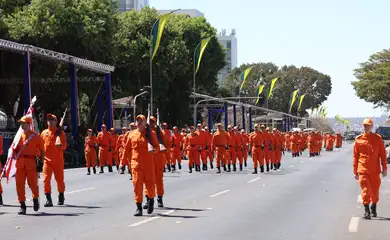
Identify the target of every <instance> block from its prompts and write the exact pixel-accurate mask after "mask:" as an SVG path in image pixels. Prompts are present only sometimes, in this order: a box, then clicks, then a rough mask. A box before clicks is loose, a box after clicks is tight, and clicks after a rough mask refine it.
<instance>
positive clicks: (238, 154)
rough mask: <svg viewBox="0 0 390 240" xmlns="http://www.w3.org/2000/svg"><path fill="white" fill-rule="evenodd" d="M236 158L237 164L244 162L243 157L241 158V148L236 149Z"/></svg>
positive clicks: (234, 162)
mask: <svg viewBox="0 0 390 240" xmlns="http://www.w3.org/2000/svg"><path fill="white" fill-rule="evenodd" d="M236 159H238V162H239V164H242V163H243V162H244V161H243V158H242V150H241V149H239V150H238V151H236ZM236 162H237V160H236V161H233V164H236Z"/></svg>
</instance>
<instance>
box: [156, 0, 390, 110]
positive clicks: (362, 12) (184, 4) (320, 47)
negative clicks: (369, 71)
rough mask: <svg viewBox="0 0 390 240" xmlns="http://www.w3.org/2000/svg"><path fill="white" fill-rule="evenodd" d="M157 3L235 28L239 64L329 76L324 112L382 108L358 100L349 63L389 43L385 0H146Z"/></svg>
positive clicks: (354, 65)
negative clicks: (307, 69)
mask: <svg viewBox="0 0 390 240" xmlns="http://www.w3.org/2000/svg"><path fill="white" fill-rule="evenodd" d="M150 4H151V6H152V7H155V8H157V9H176V8H182V9H197V10H199V11H201V12H203V13H204V14H205V17H206V18H207V19H208V21H209V22H210V23H211V24H212V25H213V26H214V27H215V28H217V29H218V30H219V31H220V30H221V29H227V32H230V31H229V30H230V29H233V28H234V29H236V32H237V38H238V64H239V65H240V64H242V63H252V62H268V61H270V62H274V63H275V64H277V65H285V64H288V65H289V64H294V65H296V66H310V67H313V68H315V69H317V70H319V71H320V72H323V73H326V74H328V75H330V76H331V77H332V84H333V88H332V93H331V95H330V96H329V98H328V101H326V102H325V103H324V105H325V106H326V107H327V108H328V117H332V116H335V115H336V114H340V115H341V116H342V117H354V116H357V117H371V116H379V115H381V114H382V112H383V111H382V110H381V109H373V105H372V104H369V103H366V102H365V101H363V100H360V99H359V98H358V97H357V96H356V95H355V91H354V90H353V88H352V86H351V84H350V82H351V81H354V80H355V79H354V76H353V69H354V68H357V67H358V63H359V62H364V61H366V60H367V59H368V58H369V56H370V55H371V54H372V53H375V52H377V51H381V50H382V49H385V48H390V31H389V24H390V13H389V9H390V1H389V0H370V1H368V0H338V1H336V0H326V1H325V0H321V1H320V0H241V1H235V0H150Z"/></svg>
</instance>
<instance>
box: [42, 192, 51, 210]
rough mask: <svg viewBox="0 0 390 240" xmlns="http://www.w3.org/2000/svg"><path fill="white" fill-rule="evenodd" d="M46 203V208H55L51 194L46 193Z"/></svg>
mask: <svg viewBox="0 0 390 240" xmlns="http://www.w3.org/2000/svg"><path fill="white" fill-rule="evenodd" d="M45 195H46V203H45V205H43V206H44V207H53V200H51V194H50V193H46V194H45Z"/></svg>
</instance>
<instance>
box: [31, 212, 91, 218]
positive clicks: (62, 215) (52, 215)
mask: <svg viewBox="0 0 390 240" xmlns="http://www.w3.org/2000/svg"><path fill="white" fill-rule="evenodd" d="M83 214H84V213H45V212H42V213H31V214H27V215H26V216H33V217H56V216H61V217H78V216H80V215H83Z"/></svg>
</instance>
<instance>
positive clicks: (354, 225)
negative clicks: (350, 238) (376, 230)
mask: <svg viewBox="0 0 390 240" xmlns="http://www.w3.org/2000/svg"><path fill="white" fill-rule="evenodd" d="M359 220H360V218H359V217H352V218H351V221H350V222H349V226H348V230H349V232H357V231H358V226H359Z"/></svg>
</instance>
